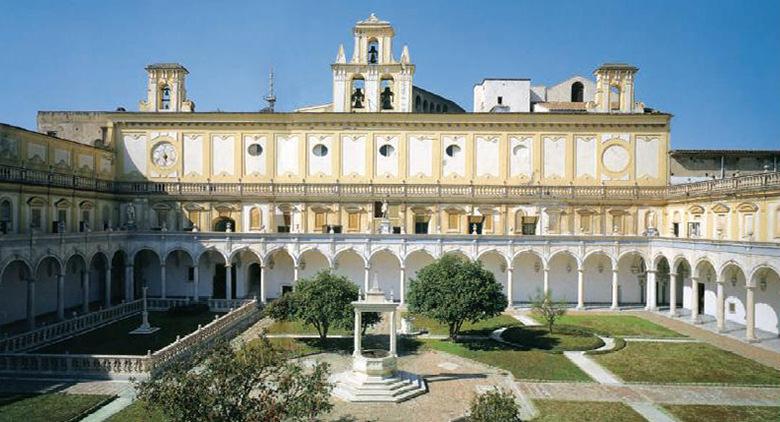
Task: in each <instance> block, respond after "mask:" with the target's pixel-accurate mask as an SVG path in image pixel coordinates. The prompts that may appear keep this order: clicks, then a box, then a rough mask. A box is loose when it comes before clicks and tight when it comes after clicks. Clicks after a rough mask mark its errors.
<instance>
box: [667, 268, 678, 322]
mask: <svg viewBox="0 0 780 422" xmlns="http://www.w3.org/2000/svg"><path fill="white" fill-rule="evenodd" d="M678 277H680V276H679V275H678V274H677V273H671V274H669V316H670V317H672V318H674V317H676V316H677V283H679V282H680V280H678Z"/></svg>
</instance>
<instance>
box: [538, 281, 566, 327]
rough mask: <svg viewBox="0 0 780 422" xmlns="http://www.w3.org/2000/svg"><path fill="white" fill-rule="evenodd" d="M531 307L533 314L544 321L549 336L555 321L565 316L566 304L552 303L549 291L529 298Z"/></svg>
mask: <svg viewBox="0 0 780 422" xmlns="http://www.w3.org/2000/svg"><path fill="white" fill-rule="evenodd" d="M531 307H532V310H533V312H534V313H535V314H537V315H539V317H541V318H542V319H543V320H544V321H545V323H546V324H547V330H548V331H549V332H550V334H552V332H553V325H555V321H556V320H558V319H559V318H560V317H562V316H563V315H565V314H566V303H565V302H556V301H554V300H553V298H552V293H550V291H547V292H544V293H543V292H537V293H536V296H534V297H532V298H531Z"/></svg>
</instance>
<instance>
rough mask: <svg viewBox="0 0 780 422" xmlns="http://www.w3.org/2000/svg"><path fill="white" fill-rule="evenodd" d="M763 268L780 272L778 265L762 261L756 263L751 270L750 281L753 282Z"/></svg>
mask: <svg viewBox="0 0 780 422" xmlns="http://www.w3.org/2000/svg"><path fill="white" fill-rule="evenodd" d="M761 270H770V271H772V272H774V273H775V274H780V269H778V268H777V267H776V266H774V265H772V264H770V263H768V262H762V263H760V264H758V265H755V266H754V267H753V268H752V269H751V270H750V275H749V276H748V278H747V279H748V281H749V282H750V283H752V282H753V281H754V279H755V277H756V275H758V272H759V271H761ZM749 285H751V286H755V284H749Z"/></svg>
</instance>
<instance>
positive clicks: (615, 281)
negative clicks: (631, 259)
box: [612, 268, 620, 311]
mask: <svg viewBox="0 0 780 422" xmlns="http://www.w3.org/2000/svg"><path fill="white" fill-rule="evenodd" d="M619 308H620V303H618V269H617V268H614V269H612V310H614V311H616V310H618V309H619Z"/></svg>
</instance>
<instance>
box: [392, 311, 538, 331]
mask: <svg viewBox="0 0 780 422" xmlns="http://www.w3.org/2000/svg"><path fill="white" fill-rule="evenodd" d="M404 316H406V317H407V318H408V317H411V318H414V320H413V321H412V325H413V327H414V329H415V330H425V331H428V333H429V334H434V335H445V336H446V335H447V334H449V330H448V329H447V325H446V324H441V323H439V322H438V321H435V320H433V319H431V318H428V317H424V316H421V315H411V314H408V313H407V314H405V315H404ZM522 325H523V324H522V323H521V322H520V321H518V320H516V319H514V318H512V317H511V316H509V315H504V314H502V315H499V316H497V317H493V318H488V319H485V320H482V321H477V322H475V323H473V324H472V323H470V322H468V321H467V322H465V323H463V326H462V327H461V330H460V334H461V335H466V336H487V335H490V333H491V332H493V331H495V330H497V329H499V328H501V327H519V326H522Z"/></svg>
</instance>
